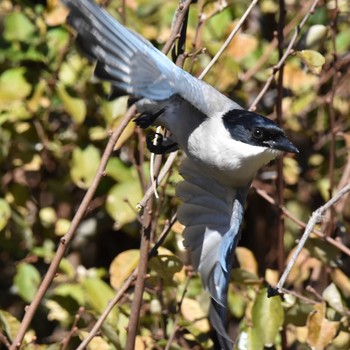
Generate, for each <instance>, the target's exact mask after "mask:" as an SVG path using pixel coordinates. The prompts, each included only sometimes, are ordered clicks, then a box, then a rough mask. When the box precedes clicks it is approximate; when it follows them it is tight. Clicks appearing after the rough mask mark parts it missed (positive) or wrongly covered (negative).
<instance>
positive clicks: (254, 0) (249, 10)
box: [198, 0, 258, 79]
mask: <svg viewBox="0 0 350 350" xmlns="http://www.w3.org/2000/svg"><path fill="white" fill-rule="evenodd" d="M257 2H258V0H253V1H252V2H251V3H250V5H249V7H248V8H247V10H246V11H245V12H244V14H243V16H242V17H241V19H240V20H239V21H238V23H237V25H236V26H235V27H234V28H233V30H232V32H231V33H230V35H229V36H228V37H227V39H226V40H225V42H224V44H223V45H222V46H221V48H220V50H219V51H218V52H217V53H216V55H215V56H214V57H213V59H212V60H211V61H210V63H209V64H208V65H207V66H206V67H205V69H204V71H203V72H202V73H201V74H200V76H199V77H198V79H203V78H204V76H205V75H206V74H207V73H208V72H209V70H210V69H211V68H212V67H213V65H214V64H215V63H216V61H217V60H218V59H219V57H220V56H221V55H222V53H223V52H224V50H225V49H226V48H227V46H228V45H229V44H230V42H231V41H232V39H233V37H234V36H235V35H236V34H237V32H238V31H239V30H240V29H241V27H242V24H243V23H244V21H245V20H246V19H247V17H248V15H249V14H250V12H251V11H252V9H253V8H254V6H255V5H256V4H257Z"/></svg>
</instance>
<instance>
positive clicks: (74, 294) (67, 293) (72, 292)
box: [53, 283, 85, 305]
mask: <svg viewBox="0 0 350 350" xmlns="http://www.w3.org/2000/svg"><path fill="white" fill-rule="evenodd" d="M53 293H54V295H57V296H61V297H70V298H72V299H74V300H75V301H76V302H77V303H78V304H79V305H84V304H85V296H84V290H83V288H82V286H81V285H80V284H78V283H65V284H60V285H58V286H57V287H56V288H55V289H54V292H53Z"/></svg>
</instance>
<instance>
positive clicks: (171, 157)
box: [137, 151, 178, 210]
mask: <svg viewBox="0 0 350 350" xmlns="http://www.w3.org/2000/svg"><path fill="white" fill-rule="evenodd" d="M177 153H178V152H177V151H175V152H173V153H171V154H170V155H169V157H168V159H167V160H166V162H165V164H164V166H163V167H162V169H161V171H160V173H159V175H158V177H157V183H158V186H159V184H160V183H161V182H162V181H163V180H164V178H165V176H166V175H167V173H168V171H169V170H170V168H171V167H172V165H173V163H174V161H175V159H176V157H177ZM152 195H153V187H152V186H151V187H149V188H148V189H147V191H146V193H145V195H144V196H143V198H142V199H141V200H140V202H138V203H137V208H138V209H139V210H141V209H143V208H144V207H145V205H146V203H147V201H148V200H149V198H150V197H151V196H152Z"/></svg>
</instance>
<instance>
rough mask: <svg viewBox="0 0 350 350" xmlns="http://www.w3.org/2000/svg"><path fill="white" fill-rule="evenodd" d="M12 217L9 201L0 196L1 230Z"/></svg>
mask: <svg viewBox="0 0 350 350" xmlns="http://www.w3.org/2000/svg"><path fill="white" fill-rule="evenodd" d="M10 217H11V208H10V206H9V204H8V203H7V201H6V200H5V199H3V198H0V231H1V230H3V229H4V228H5V227H6V225H7V223H8V221H9V219H10Z"/></svg>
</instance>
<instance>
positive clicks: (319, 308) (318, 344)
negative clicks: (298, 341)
mask: <svg viewBox="0 0 350 350" xmlns="http://www.w3.org/2000/svg"><path fill="white" fill-rule="evenodd" d="M325 313H326V305H325V304H324V303H322V304H321V303H320V304H316V305H315V306H314V311H313V312H311V313H310V315H309V318H308V320H307V327H308V337H307V343H308V344H309V345H310V346H311V348H312V349H313V350H323V349H324V348H325V347H326V346H327V345H328V344H329V343H330V342H331V341H332V339H333V338H334V337H335V335H336V334H337V331H338V327H339V322H334V321H329V320H327V319H326V316H325Z"/></svg>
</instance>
